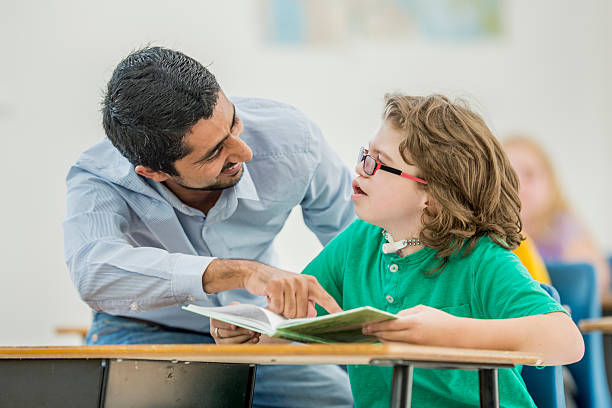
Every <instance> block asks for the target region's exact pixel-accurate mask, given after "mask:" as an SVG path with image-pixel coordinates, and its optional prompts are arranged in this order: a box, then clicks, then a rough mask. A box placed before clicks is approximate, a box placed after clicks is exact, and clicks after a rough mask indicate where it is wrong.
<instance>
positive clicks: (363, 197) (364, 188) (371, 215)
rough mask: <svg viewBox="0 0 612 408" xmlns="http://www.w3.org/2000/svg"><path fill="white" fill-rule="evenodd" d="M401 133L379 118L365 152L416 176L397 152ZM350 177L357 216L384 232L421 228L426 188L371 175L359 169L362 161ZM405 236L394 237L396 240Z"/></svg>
mask: <svg viewBox="0 0 612 408" xmlns="http://www.w3.org/2000/svg"><path fill="white" fill-rule="evenodd" d="M401 141H402V135H401V133H400V132H399V131H398V130H396V129H395V128H393V126H392V125H391V123H390V122H388V121H383V122H382V123H381V126H380V128H379V129H378V131H377V133H376V135H375V136H374V139H373V140H372V141H371V142H370V145H369V148H368V150H369V154H371V155H372V156H374V157H375V158H377V159H378V160H379V161H380V162H381V163H382V164H383V165H386V166H390V167H394V168H396V169H398V170H402V171H404V172H406V173H408V174H410V175H418V174H419V172H418V169H417V168H416V167H415V166H410V165H408V164H406V162H405V161H404V159H403V158H402V156H401V155H400V152H399V144H400V142H401ZM355 170H356V172H357V178H356V179H355V180H353V191H354V194H353V195H352V196H351V199H352V200H353V202H354V203H355V212H356V213H357V216H358V217H359V218H361V219H362V220H364V221H367V222H369V223H371V224H374V225H378V226H379V227H382V228H385V229H386V230H388V231H398V232H401V233H404V234H418V233H419V232H420V231H421V229H422V224H421V215H422V214H423V210H424V209H425V207H427V205H428V196H427V193H426V190H425V189H424V188H422V187H421V185H419V183H417V182H416V181H414V180H410V179H407V178H404V177H401V176H399V175H397V174H393V173H389V172H387V171H382V170H378V171H377V172H376V173H375V174H374V175H373V176H368V175H367V174H366V173H365V172H364V171H363V163H358V164H357V166H356V168H355ZM399 238H405V237H396V239H399Z"/></svg>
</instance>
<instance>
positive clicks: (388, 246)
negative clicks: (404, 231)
mask: <svg viewBox="0 0 612 408" xmlns="http://www.w3.org/2000/svg"><path fill="white" fill-rule="evenodd" d="M382 234H383V236H384V237H385V239H386V240H387V241H388V242H386V243H384V244H383V246H382V250H383V252H384V253H385V254H390V253H393V252H397V251H399V250H401V249H404V248H406V247H407V246H417V245H421V240H420V239H419V238H412V239H402V240H401V241H393V237H392V236H391V234H389V233H388V232H387V231H383V232H382Z"/></svg>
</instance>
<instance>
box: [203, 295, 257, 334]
mask: <svg viewBox="0 0 612 408" xmlns="http://www.w3.org/2000/svg"><path fill="white" fill-rule="evenodd" d="M237 304H238V302H232V303H230V305H237ZM210 334H211V336H213V338H214V339H215V343H217V344H242V343H258V342H259V336H260V335H261V334H260V333H257V332H254V331H251V330H249V329H243V328H242V327H237V326H235V325H233V324H229V323H225V322H222V321H220V320H215V319H210Z"/></svg>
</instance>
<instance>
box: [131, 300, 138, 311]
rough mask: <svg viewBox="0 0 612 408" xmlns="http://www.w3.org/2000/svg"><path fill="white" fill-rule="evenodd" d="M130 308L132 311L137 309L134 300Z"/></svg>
mask: <svg viewBox="0 0 612 408" xmlns="http://www.w3.org/2000/svg"><path fill="white" fill-rule="evenodd" d="M130 309H131V310H133V311H134V312H135V311H136V310H138V305H137V304H136V302H134V303H132V304H131V305H130Z"/></svg>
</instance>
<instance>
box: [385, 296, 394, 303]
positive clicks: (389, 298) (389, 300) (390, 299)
mask: <svg viewBox="0 0 612 408" xmlns="http://www.w3.org/2000/svg"><path fill="white" fill-rule="evenodd" d="M385 299H387V302H389V303H393V301H394V300H395V299H393V296H391V295H387V296H386V297H385Z"/></svg>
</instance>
